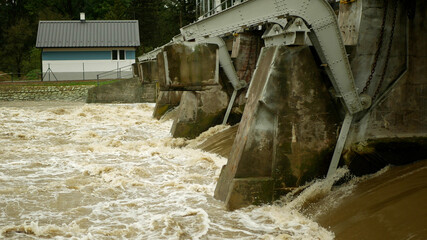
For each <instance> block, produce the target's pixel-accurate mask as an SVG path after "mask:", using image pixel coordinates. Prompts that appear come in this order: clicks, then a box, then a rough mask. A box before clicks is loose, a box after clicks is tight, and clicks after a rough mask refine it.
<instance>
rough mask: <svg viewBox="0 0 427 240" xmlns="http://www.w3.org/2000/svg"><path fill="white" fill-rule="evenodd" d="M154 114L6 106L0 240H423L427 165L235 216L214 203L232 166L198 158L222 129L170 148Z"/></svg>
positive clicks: (318, 185) (130, 109) (115, 108)
mask: <svg viewBox="0 0 427 240" xmlns="http://www.w3.org/2000/svg"><path fill="white" fill-rule="evenodd" d="M153 107H154V105H153V104H115V105H113V104H102V105H101V104H90V105H89V104H84V103H76V102H0V118H1V120H0V238H6V239H45V238H48V239H334V238H336V239H426V238H427V232H426V224H424V223H425V222H427V221H426V220H427V218H426V216H427V214H426V207H427V206H426V202H427V191H426V186H427V170H426V168H427V163H426V161H422V162H417V163H415V164H412V165H408V166H403V167H388V168H386V169H384V170H383V171H381V172H380V173H377V174H375V175H371V176H364V177H361V178H353V179H352V180H350V181H349V182H348V183H346V184H342V185H340V186H335V187H333V188H332V190H330V189H331V186H332V184H333V180H319V181H316V182H313V183H311V184H310V185H309V186H308V187H307V188H306V189H305V190H304V191H303V192H302V193H301V194H299V195H297V196H292V194H289V195H288V196H286V197H283V199H281V200H280V201H277V202H276V203H275V204H272V205H265V206H256V207H249V208H245V209H241V210H237V211H233V212H228V211H225V209H224V207H223V204H222V202H220V201H217V200H215V199H214V198H213V197H212V196H213V192H214V189H215V185H216V181H217V179H218V176H219V172H220V169H221V167H222V166H223V165H224V164H225V163H226V161H227V160H226V159H225V158H224V157H221V156H220V155H217V154H213V153H208V152H204V151H202V150H199V149H197V146H199V145H200V146H201V145H203V143H204V142H205V141H206V140H207V139H208V138H209V137H210V136H211V135H212V134H214V133H216V132H218V131H227V127H224V126H219V127H215V128H213V129H210V130H208V131H207V132H205V133H204V134H202V135H201V136H200V137H199V138H197V139H195V140H192V141H188V140H184V139H173V138H171V136H170V134H169V130H170V127H171V124H172V122H171V121H170V120H165V121H157V120H154V119H153V118H152V117H151V114H152V110H153ZM229 132H233V131H229ZM222 138H223V136H222ZM210 141H212V140H210ZM215 148H218V146H215ZM219 148H221V146H219ZM346 173H347V171H346V170H345V169H339V171H338V176H337V178H338V177H340V176H343V175H344V174H346ZM381 232H383V233H384V234H381ZM369 233H370V234H369ZM385 233H388V235H385Z"/></svg>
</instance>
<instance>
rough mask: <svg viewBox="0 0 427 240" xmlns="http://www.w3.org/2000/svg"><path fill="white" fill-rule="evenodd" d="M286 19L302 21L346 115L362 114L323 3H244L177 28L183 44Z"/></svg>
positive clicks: (312, 0) (331, 14)
mask: <svg viewBox="0 0 427 240" xmlns="http://www.w3.org/2000/svg"><path fill="white" fill-rule="evenodd" d="M286 16H297V17H300V18H302V19H303V20H304V21H305V22H306V25H307V26H308V27H309V29H310V31H311V34H309V36H310V39H311V41H312V43H313V45H314V47H315V48H316V50H317V52H318V54H319V56H320V58H321V60H322V61H323V63H324V64H325V66H327V67H326V70H327V72H328V74H329V78H330V79H331V82H332V84H333V86H334V88H335V90H336V92H337V93H338V95H339V96H340V97H342V99H343V101H344V104H345V106H346V108H347V111H348V112H349V113H350V114H354V113H357V112H359V111H361V110H363V109H364V108H363V106H362V104H361V101H360V98H359V95H358V93H357V91H356V87H355V84H354V78H353V73H352V71H351V68H350V63H349V61H348V58H347V53H346V51H345V48H344V44H343V41H342V39H341V34H340V32H339V28H338V23H337V19H336V15H335V13H334V11H333V10H332V8H331V7H330V5H329V4H328V3H327V1H325V0H247V1H245V2H243V3H241V4H238V5H235V6H233V7H231V8H228V9H226V10H224V11H222V12H220V13H217V14H215V15H212V16H210V17H207V18H204V19H202V20H200V21H197V22H195V23H193V24H190V25H187V26H185V27H183V28H181V34H182V36H183V37H184V39H185V40H186V41H189V40H200V39H202V38H208V37H214V36H222V35H224V34H227V33H231V32H237V31H240V30H241V29H242V28H246V27H249V26H256V25H259V24H263V23H265V22H274V21H275V20H278V19H282V18H284V17H286Z"/></svg>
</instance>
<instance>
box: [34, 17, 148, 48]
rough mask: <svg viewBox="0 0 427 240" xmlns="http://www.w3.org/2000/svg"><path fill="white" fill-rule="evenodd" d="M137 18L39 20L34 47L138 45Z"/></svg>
mask: <svg viewBox="0 0 427 240" xmlns="http://www.w3.org/2000/svg"><path fill="white" fill-rule="evenodd" d="M139 45H140V42H139V28H138V20H115V21H113V20H110V21H40V22H39V28H38V32H37V41H36V47H38V48H48V47H138V46H139Z"/></svg>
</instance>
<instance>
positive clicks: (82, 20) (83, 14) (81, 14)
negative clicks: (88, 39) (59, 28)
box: [80, 12, 86, 22]
mask: <svg viewBox="0 0 427 240" xmlns="http://www.w3.org/2000/svg"><path fill="white" fill-rule="evenodd" d="M85 21H86V17H85V13H84V12H81V13H80V22H85Z"/></svg>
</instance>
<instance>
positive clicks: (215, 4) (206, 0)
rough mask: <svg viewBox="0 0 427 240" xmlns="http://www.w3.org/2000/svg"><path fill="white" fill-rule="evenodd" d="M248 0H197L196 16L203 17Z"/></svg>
mask: <svg viewBox="0 0 427 240" xmlns="http://www.w3.org/2000/svg"><path fill="white" fill-rule="evenodd" d="M244 1H247V0H223V1H220V0H196V17H197V18H198V19H202V18H205V17H209V16H211V15H213V14H216V13H219V12H221V11H224V10H226V9H227V8H230V7H233V6H235V5H237V4H240V3H242V2H244Z"/></svg>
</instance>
